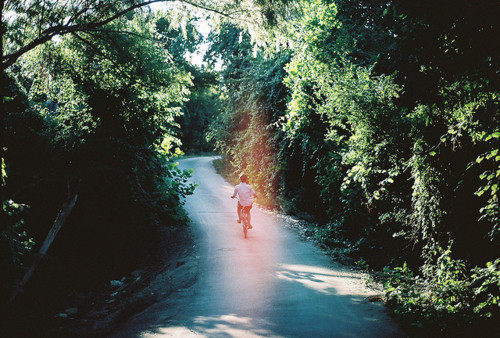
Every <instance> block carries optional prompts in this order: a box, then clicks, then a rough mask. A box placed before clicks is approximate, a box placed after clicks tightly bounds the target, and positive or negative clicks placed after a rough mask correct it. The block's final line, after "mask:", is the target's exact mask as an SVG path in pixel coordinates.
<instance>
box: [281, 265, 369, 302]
mask: <svg viewBox="0 0 500 338" xmlns="http://www.w3.org/2000/svg"><path fill="white" fill-rule="evenodd" d="M276 274H277V276H278V278H280V279H283V280H286V281H290V282H296V283H300V284H302V285H303V286H304V287H307V288H308V289H312V290H315V291H317V292H321V293H323V294H325V295H352V294H353V292H354V291H355V290H356V289H359V288H357V287H356V286H359V283H360V281H361V280H360V278H359V277H355V276H354V275H350V274H348V273H343V272H334V271H332V270H329V269H326V268H322V267H318V266H310V265H295V264H284V265H282V266H281V269H280V270H278V271H277V272H276ZM356 293H359V292H356Z"/></svg>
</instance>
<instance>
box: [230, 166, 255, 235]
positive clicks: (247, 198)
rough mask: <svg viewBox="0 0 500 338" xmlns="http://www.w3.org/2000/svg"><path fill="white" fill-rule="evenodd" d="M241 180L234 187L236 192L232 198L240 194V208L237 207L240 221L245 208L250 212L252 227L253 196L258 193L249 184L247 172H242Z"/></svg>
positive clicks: (250, 226)
mask: <svg viewBox="0 0 500 338" xmlns="http://www.w3.org/2000/svg"><path fill="white" fill-rule="evenodd" d="M240 180H241V183H240V184H238V185H237V186H236V187H235V188H234V193H233V195H232V196H231V198H235V197H236V195H238V197H239V201H238V209H237V212H238V223H241V212H242V209H243V208H245V211H247V212H248V223H249V226H248V228H249V229H252V224H251V223H250V221H251V216H250V209H252V204H253V201H252V197H255V196H257V195H256V194H255V191H254V190H253V188H252V187H251V186H250V184H248V176H247V175H246V174H242V175H241V176H240Z"/></svg>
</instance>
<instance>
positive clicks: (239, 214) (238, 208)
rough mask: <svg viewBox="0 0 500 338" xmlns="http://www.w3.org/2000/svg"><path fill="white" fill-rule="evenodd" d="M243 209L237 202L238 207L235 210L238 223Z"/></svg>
mask: <svg viewBox="0 0 500 338" xmlns="http://www.w3.org/2000/svg"><path fill="white" fill-rule="evenodd" d="M242 209H243V206H242V205H241V204H240V202H238V207H237V209H236V212H237V213H238V221H237V222H238V223H241V210H242Z"/></svg>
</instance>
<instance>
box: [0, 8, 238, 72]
mask: <svg viewBox="0 0 500 338" xmlns="http://www.w3.org/2000/svg"><path fill="white" fill-rule="evenodd" d="M176 1H178V2H181V3H185V4H187V5H190V6H193V7H196V8H199V9H203V10H206V11H210V12H212V13H216V14H218V15H222V16H225V17H229V18H231V17H232V15H231V14H228V13H224V12H222V11H220V10H217V9H215V8H210V7H206V6H203V5H202V4H198V3H196V2H193V1H189V0H149V1H145V2H141V3H137V4H135V5H132V6H130V7H127V8H125V9H123V10H121V11H119V12H118V13H115V14H113V15H111V16H110V17H108V18H106V19H103V20H101V21H94V22H86V23H81V24H71V23H72V22H74V21H75V20H76V19H77V18H78V17H79V16H81V15H83V14H84V13H85V11H84V10H81V11H79V12H77V13H75V15H74V16H72V17H71V19H70V20H69V21H68V22H67V23H66V24H64V25H56V26H53V27H49V28H47V29H45V30H44V31H43V32H41V33H40V34H39V35H38V37H37V38H35V39H34V40H32V41H31V42H29V43H28V44H26V45H25V46H23V47H21V48H20V49H18V50H17V51H15V52H13V53H11V54H8V55H2V65H1V69H2V70H4V69H6V68H8V67H10V66H11V65H13V64H14V63H16V62H17V60H18V59H19V58H20V57H21V56H22V55H24V54H25V53H27V52H29V51H30V50H32V49H34V48H35V47H37V46H39V45H42V44H44V43H46V42H47V41H49V40H50V39H52V38H53V37H54V36H61V35H65V34H68V33H75V32H85V31H92V30H96V29H97V28H100V27H102V26H104V25H107V24H108V23H111V22H112V21H114V20H116V19H118V18H120V17H122V16H123V15H125V14H127V13H129V12H132V11H134V10H136V9H139V8H141V7H144V6H148V5H151V4H154V3H159V2H176Z"/></svg>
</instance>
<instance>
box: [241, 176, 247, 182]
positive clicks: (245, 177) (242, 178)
mask: <svg viewBox="0 0 500 338" xmlns="http://www.w3.org/2000/svg"><path fill="white" fill-rule="evenodd" d="M240 180H241V182H244V183H248V176H247V174H241V176H240Z"/></svg>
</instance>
